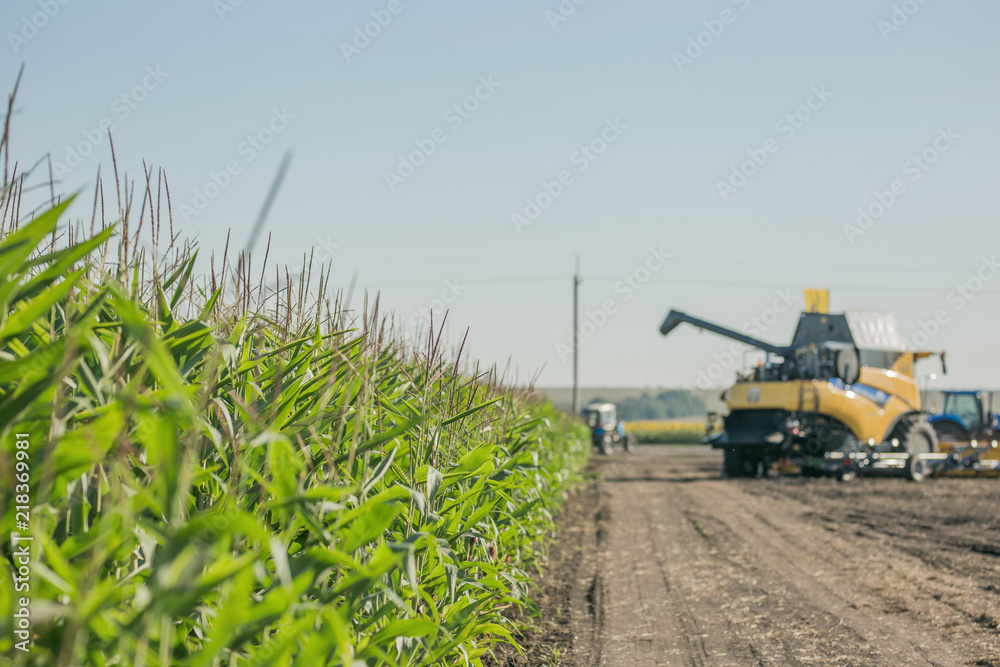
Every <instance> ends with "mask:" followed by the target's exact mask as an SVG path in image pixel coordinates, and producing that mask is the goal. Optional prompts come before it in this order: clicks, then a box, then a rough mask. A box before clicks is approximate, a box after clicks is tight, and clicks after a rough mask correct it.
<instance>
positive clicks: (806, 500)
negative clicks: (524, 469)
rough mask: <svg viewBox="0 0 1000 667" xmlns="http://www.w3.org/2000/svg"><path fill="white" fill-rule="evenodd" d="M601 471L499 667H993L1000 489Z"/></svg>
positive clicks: (685, 461)
mask: <svg viewBox="0 0 1000 667" xmlns="http://www.w3.org/2000/svg"><path fill="white" fill-rule="evenodd" d="M720 468H721V456H720V455H719V453H718V452H714V451H712V450H710V449H708V448H703V447H640V448H639V451H638V452H637V453H635V454H632V455H629V456H618V457H614V458H606V459H603V460H599V461H597V462H595V464H594V472H595V473H596V474H597V476H598V480H597V481H595V482H594V483H592V484H591V485H590V486H589V487H587V488H586V489H584V490H582V491H581V492H579V493H577V494H576V495H575V496H574V497H573V498H572V499H571V501H570V502H569V504H568V505H567V509H566V512H565V514H564V517H563V522H564V523H563V525H564V526H565V528H564V531H563V533H562V534H561V536H560V539H559V540H558V542H557V544H556V547H555V548H554V550H553V552H552V558H551V562H550V565H549V568H548V570H547V571H546V572H545V573H544V575H543V576H542V577H541V578H540V580H539V584H540V590H539V591H538V592H537V594H536V595H535V600H536V603H537V604H538V605H539V607H540V618H534V619H527V620H528V621H529V622H530V625H532V626H533V630H530V631H526V632H525V634H524V636H523V638H522V641H523V642H524V644H525V645H526V647H527V650H526V655H525V656H524V657H521V656H519V655H517V654H515V653H513V652H509V653H506V654H502V655H498V656H497V658H498V661H499V662H500V664H502V665H546V664H560V665H564V666H584V665H586V666H588V667H590V666H598V665H623V666H629V667H631V666H633V665H635V666H642V665H698V666H700V665H983V666H993V667H1000V480H997V479H928V480H926V481H925V482H923V483H920V484H914V483H912V482H907V481H905V480H903V479H893V478H862V479H858V480H855V481H853V482H850V483H845V484H842V483H838V482H836V481H834V480H827V479H805V478H799V477H778V478H771V479H764V480H725V479H721V478H720V474H719V471H720Z"/></svg>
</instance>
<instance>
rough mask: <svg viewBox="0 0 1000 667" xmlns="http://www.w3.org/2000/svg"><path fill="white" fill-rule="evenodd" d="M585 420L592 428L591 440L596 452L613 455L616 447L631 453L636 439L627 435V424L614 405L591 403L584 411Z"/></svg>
mask: <svg viewBox="0 0 1000 667" xmlns="http://www.w3.org/2000/svg"><path fill="white" fill-rule="evenodd" d="M583 418H584V420H585V421H586V422H587V426H589V427H590V439H591V443H592V444H593V448H594V451H595V452H600V453H601V454H607V455H611V454H613V453H614V451H615V446H616V445H620V446H622V447H623V448H624V449H625V451H627V452H631V451H632V449H633V447H634V438H633V437H632V436H630V435H628V434H626V433H625V422H624V421H622V420H621V419H619V416H618V408H617V407H616V406H615V404H614V403H591V404H590V405H588V406H587V407H585V408H584V409H583Z"/></svg>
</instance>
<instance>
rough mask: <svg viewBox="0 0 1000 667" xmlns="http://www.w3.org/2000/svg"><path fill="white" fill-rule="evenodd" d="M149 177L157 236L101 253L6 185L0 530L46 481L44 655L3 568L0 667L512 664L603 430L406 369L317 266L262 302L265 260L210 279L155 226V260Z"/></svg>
mask: <svg viewBox="0 0 1000 667" xmlns="http://www.w3.org/2000/svg"><path fill="white" fill-rule="evenodd" d="M148 179H149V175H148V174H147V183H146V187H144V188H139V189H138V192H139V195H140V196H141V197H143V214H144V215H145V216H146V219H145V221H143V219H142V218H141V217H140V221H139V225H138V229H129V223H128V218H129V213H128V211H129V210H130V207H131V204H128V207H126V206H124V205H123V206H121V208H120V209H119V212H120V213H121V214H122V219H123V221H124V222H120V223H119V224H118V226H107V227H105V226H104V225H99V229H96V230H94V231H93V233H92V234H83V233H82V226H81V227H80V228H77V227H75V226H74V225H68V226H65V225H63V224H61V223H60V220H61V218H64V217H65V216H66V208H67V206H68V204H69V202H65V203H62V204H58V205H55V206H53V207H51V208H49V209H48V210H46V211H43V212H40V213H39V214H37V215H34V216H33V219H32V220H31V221H30V222H26V223H23V224H20V225H18V224H17V223H16V222H15V221H16V220H18V218H17V217H16V214H15V209H16V208H17V206H18V205H17V204H14V205H12V204H11V202H12V201H13V200H15V199H16V198H17V192H16V188H14V187H11V188H5V194H6V197H5V200H6V204H7V210H5V212H4V218H3V229H2V236H0V276H2V281H0V301H2V303H3V319H2V321H0V438H2V446H0V479H2V480H3V481H2V483H0V516H2V517H3V518H2V522H3V531H4V534H5V535H6V534H10V533H11V532H12V531H14V529H15V526H14V521H15V512H14V507H15V505H17V504H18V503H19V502H20V501H19V499H18V498H17V497H16V494H15V483H14V482H15V480H25V481H26V483H27V484H28V486H29V487H30V505H31V517H30V519H31V521H30V525H31V529H30V531H31V536H32V537H33V542H32V549H33V554H32V564H31V571H32V577H31V611H32V619H31V620H32V636H31V642H30V643H31V644H32V648H31V651H30V653H24V652H22V651H19V650H17V649H15V647H14V644H15V641H17V640H16V638H15V636H14V632H13V630H14V626H13V625H12V620H11V619H12V613H13V609H14V605H15V604H16V599H17V598H18V597H19V596H20V595H23V594H22V593H18V592H16V591H15V586H14V574H15V573H16V572H17V566H16V565H15V563H14V561H13V558H12V554H11V547H10V546H9V545H4V546H3V547H2V548H3V552H2V553H3V556H4V559H3V564H4V567H2V568H0V581H2V584H0V652H2V653H3V655H6V656H8V657H9V658H10V660H11V662H12V664H17V665H70V664H72V665H102V666H103V665H134V666H139V667H141V666H146V665H150V666H164V667H165V666H168V665H185V666H191V667H209V666H213V667H214V666H224V665H233V666H236V665H239V666H241V667H242V666H247V667H249V666H263V665H293V664H295V665H342V666H344V667H347V666H351V667H359V666H362V665H401V666H402V665H407V666H410V665H442V664H443V665H479V664H481V661H482V659H483V658H484V657H485V655H487V654H488V653H489V652H490V650H491V648H492V647H494V646H496V645H497V644H498V643H510V642H513V638H512V630H513V629H514V628H513V625H512V623H511V622H510V621H509V620H507V616H506V615H505V612H507V611H508V610H512V609H513V608H515V607H518V606H520V605H525V604H530V603H529V602H528V598H527V595H528V593H529V592H530V587H531V583H530V575H531V574H532V573H534V572H535V571H536V569H537V567H538V566H539V565H540V563H541V562H542V561H543V560H544V556H545V552H546V545H547V543H548V542H549V541H550V539H551V537H552V535H553V531H554V529H555V524H554V522H553V515H554V513H555V512H556V511H557V510H558V509H559V507H560V504H561V502H562V500H563V497H564V495H565V492H566V490H567V489H568V487H569V486H570V485H571V484H572V483H573V482H574V480H575V479H576V478H577V472H578V471H579V470H580V469H581V468H582V466H583V464H584V463H585V460H586V456H587V452H588V449H589V447H588V434H587V432H586V430H585V428H584V427H583V426H582V425H581V424H579V423H578V422H576V421H575V420H572V419H569V418H568V417H566V416H564V415H562V414H561V413H559V412H557V411H556V410H554V409H553V408H552V407H551V406H550V405H548V404H544V403H538V402H533V401H532V400H530V397H529V396H528V394H527V393H525V392H519V391H515V390H512V389H509V388H506V386H505V384H506V383H505V382H504V378H503V377H502V376H501V374H500V373H498V372H497V371H496V370H493V369H491V370H489V371H486V372H480V370H479V369H478V368H477V367H473V368H469V369H466V370H464V371H463V370H461V365H460V362H459V358H460V357H461V351H459V353H458V357H456V358H455V359H454V360H453V361H449V360H447V359H446V354H445V352H444V350H443V345H442V343H441V336H440V333H438V334H437V335H436V336H435V335H434V331H433V330H432V331H431V335H429V336H428V339H427V342H426V346H424V347H423V348H422V349H419V350H412V349H408V348H407V347H406V346H405V345H403V344H402V343H401V342H399V341H400V339H401V336H400V335H399V334H397V333H395V332H394V331H393V328H392V320H391V318H389V317H386V316H383V315H381V314H380V313H379V310H378V302H377V300H375V301H374V302H369V301H368V300H367V299H366V301H365V305H364V308H363V310H362V311H361V312H360V313H358V314H352V312H351V311H348V310H347V309H346V308H345V306H344V304H343V303H342V302H341V297H342V294H340V293H338V294H336V295H333V294H332V292H331V290H330V288H329V285H328V283H329V271H328V270H327V271H326V272H324V270H323V268H322V267H317V273H318V276H319V281H318V286H317V287H315V288H314V287H312V286H311V284H310V283H312V282H314V281H313V276H312V267H311V266H310V272H309V274H310V275H309V277H308V278H306V279H304V280H301V281H298V284H296V282H295V281H292V280H291V278H290V277H288V274H287V273H286V274H285V276H282V275H281V272H280V271H277V270H276V271H275V274H274V282H272V283H271V284H270V285H269V286H265V276H264V273H265V271H267V259H266V257H265V260H264V262H263V264H262V267H261V268H260V269H258V271H259V272H260V276H259V278H258V279H253V278H251V276H252V275H253V276H256V275H257V273H256V272H255V271H254V270H253V264H252V258H251V257H250V256H249V255H246V256H244V255H242V254H241V255H240V256H239V257H238V259H237V260H235V262H234V263H233V264H234V265H233V266H230V262H229V260H228V259H227V257H226V256H225V255H224V256H223V259H222V262H221V263H219V264H218V265H217V263H216V259H215V258H214V257H213V258H212V260H211V264H210V265H211V269H210V270H208V271H205V272H204V273H203V274H201V276H200V277H199V272H198V270H197V269H196V264H197V252H196V251H195V250H194V249H193V248H191V247H190V246H185V247H184V248H182V249H179V250H178V249H176V248H175V247H174V240H175V235H174V234H173V232H172V230H171V231H170V236H169V237H168V241H169V243H170V248H171V250H168V252H164V253H162V255H161V254H159V253H157V252H156V250H155V249H154V250H148V249H146V248H144V247H141V245H140V244H139V243H138V240H139V234H140V232H141V231H142V228H143V225H144V224H145V226H146V231H147V232H149V233H150V234H151V236H152V237H153V240H154V245H153V248H155V247H157V246H156V244H155V242H156V240H157V239H156V236H157V235H158V234H159V233H160V229H161V226H162V227H164V228H165V227H166V226H167V222H166V221H164V222H162V223H161V221H160V220H159V219H157V218H156V217H155V216H154V213H153V212H154V211H157V212H159V211H160V209H161V207H160V206H159V205H157V206H155V207H154V206H153V200H154V198H155V197H154V195H153V193H154V192H156V191H157V189H158V188H157V186H156V183H155V181H156V179H155V178H154V179H152V181H153V184H152V186H150V183H149V182H148ZM142 190H145V191H146V192H142ZM136 191H137V189H136V188H135V187H133V188H132V191H131V193H130V192H129V190H128V188H126V191H125V197H124V201H125V202H130V199H129V197H130V194H133V195H134V194H135V192H136ZM122 201H123V198H122V196H121V194H120V193H119V202H122ZM101 206H102V207H103V193H102V194H101ZM96 210H97V204H96V202H95V211H96ZM23 217H24V216H23V215H22V218H23ZM164 217H166V216H165V215H164ZM74 229H76V231H75V232H74V231H73V230H74ZM283 277H284V278H286V280H285V281H284V282H283V281H282V278H283ZM15 434H20V435H17V436H15ZM23 436H27V437H26V438H25V437H23ZM16 440H23V441H25V442H30V448H28V449H27V450H26V451H27V452H28V454H27V456H26V457H22V456H21V455H20V454H19V452H20V451H21V450H20V449H19V448H16V447H15V441H16ZM18 475H20V477H18Z"/></svg>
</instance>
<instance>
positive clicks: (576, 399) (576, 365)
mask: <svg viewBox="0 0 1000 667" xmlns="http://www.w3.org/2000/svg"><path fill="white" fill-rule="evenodd" d="M580 282H581V281H580V255H579V254H578V255H577V256H576V273H575V274H574V275H573V414H574V415H579V414H580V342H579V341H580V338H579V329H580Z"/></svg>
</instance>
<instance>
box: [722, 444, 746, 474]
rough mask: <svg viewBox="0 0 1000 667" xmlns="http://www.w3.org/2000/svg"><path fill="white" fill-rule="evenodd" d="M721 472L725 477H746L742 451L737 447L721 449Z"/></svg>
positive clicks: (744, 459)
mask: <svg viewBox="0 0 1000 667" xmlns="http://www.w3.org/2000/svg"><path fill="white" fill-rule="evenodd" d="M722 474H723V475H724V476H725V477H730V478H733V477H746V476H747V470H746V458H745V457H744V456H743V451H742V450H739V449H732V448H730V449H726V450H724V451H723V458H722Z"/></svg>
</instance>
